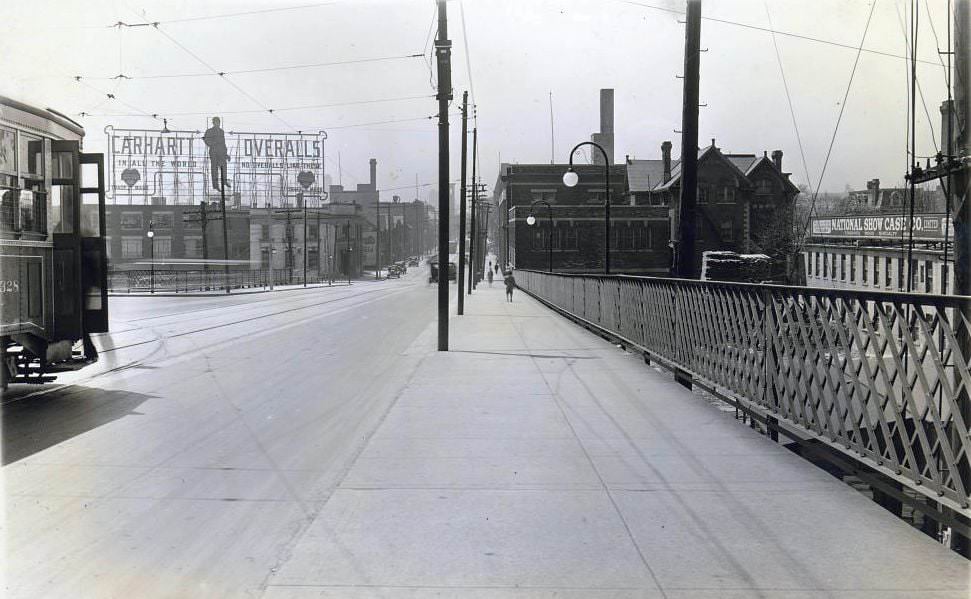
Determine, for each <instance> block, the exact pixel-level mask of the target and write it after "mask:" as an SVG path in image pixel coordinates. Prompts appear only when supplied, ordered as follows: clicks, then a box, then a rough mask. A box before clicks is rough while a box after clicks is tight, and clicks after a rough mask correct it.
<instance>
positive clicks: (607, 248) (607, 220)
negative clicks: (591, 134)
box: [563, 141, 610, 275]
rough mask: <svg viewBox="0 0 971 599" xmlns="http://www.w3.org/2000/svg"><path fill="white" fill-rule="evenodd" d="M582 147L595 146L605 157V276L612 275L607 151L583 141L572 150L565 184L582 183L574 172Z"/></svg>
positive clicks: (595, 144)
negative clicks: (578, 151) (577, 153)
mask: <svg viewBox="0 0 971 599" xmlns="http://www.w3.org/2000/svg"><path fill="white" fill-rule="evenodd" d="M581 146H594V147H595V148H597V149H598V150H600V153H601V154H603V157H604V274H607V275H609V274H610V158H609V157H608V156H607V152H606V150H604V149H603V146H601V145H600V144H598V143H594V142H592V141H582V142H580V143H578V144H577V145H575V146H573V149H572V150H570V168H569V169H567V171H566V172H565V173H563V184H564V185H566V186H567V187H576V184H577V183H579V182H580V175H578V174H577V173H576V171H574V170H573V155H574V154H575V153H576V151H577V150H578V149H579V148H580V147H581Z"/></svg>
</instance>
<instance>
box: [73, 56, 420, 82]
mask: <svg viewBox="0 0 971 599" xmlns="http://www.w3.org/2000/svg"><path fill="white" fill-rule="evenodd" d="M422 57H424V54H402V55H399V56H381V57H377V58H357V59H352V60H338V61H333V62H317V63H311V64H298V65H286V66H280V67H264V68H259V69H242V70H239V71H220V72H213V73H170V74H156V75H126V74H124V72H122V73H119V74H118V75H114V76H107V75H101V76H91V75H76V77H81V78H82V79H89V80H101V81H110V80H115V79H127V80H138V79H178V78H188V77H223V76H225V75H242V74H249V73H271V72H276V71H292V70H297V69H315V68H320V67H331V66H338V65H348V64H361V63H369V62H385V61H389V60H403V59H407V58H422ZM119 62H120V59H119ZM119 71H121V68H120V67H119Z"/></svg>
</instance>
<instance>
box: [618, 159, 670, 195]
mask: <svg viewBox="0 0 971 599" xmlns="http://www.w3.org/2000/svg"><path fill="white" fill-rule="evenodd" d="M663 180H664V161H663V160H631V161H630V162H628V163H627V188H628V189H629V190H630V191H631V192H633V193H637V192H639V191H650V190H652V189H654V187H656V186H657V185H659V184H660V183H662V182H663Z"/></svg>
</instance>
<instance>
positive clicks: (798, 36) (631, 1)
mask: <svg viewBox="0 0 971 599" xmlns="http://www.w3.org/2000/svg"><path fill="white" fill-rule="evenodd" d="M615 1H616V2H621V3H623V4H630V5H633V6H640V7H642V8H650V9H652V10H658V11H662V12H667V13H672V14H676V15H684V14H685V12H684V11H683V10H679V9H676V8H667V7H664V6H657V5H654V4H646V3H644V2H634V0H615ZM875 1H876V0H874V2H875ZM701 18H702V19H703V20H705V21H712V22H715V23H722V24H725V25H734V26H736V27H741V28H743V29H752V30H754V31H763V32H765V33H775V34H776V35H783V36H786V37H791V38H795V39H801V40H805V41H809V42H816V43H820V44H826V45H828V46H835V47H837V48H846V49H848V50H856V51H857V52H867V53H869V54H877V55H879V56H886V57H888V58H900V59H904V60H910V59H909V58H908V57H906V56H900V55H899V54H893V53H890V52H882V51H880V50H873V49H871V48H861V47H857V46H851V45H850V44H843V43H840V42H834V41H833V40H827V39H822V38H818V37H813V36H811V35H803V34H799V33H792V32H789V31H779V30H778V29H771V28H766V27H759V26H758V25H750V24H748V23H740V22H738V21H729V20H728V19H718V18H715V17H706V16H702V17H701ZM917 62H919V63H923V64H931V65H934V66H940V65H939V64H938V63H936V62H933V61H930V60H918V61H917Z"/></svg>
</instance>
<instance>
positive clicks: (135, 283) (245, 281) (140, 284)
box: [108, 268, 330, 293]
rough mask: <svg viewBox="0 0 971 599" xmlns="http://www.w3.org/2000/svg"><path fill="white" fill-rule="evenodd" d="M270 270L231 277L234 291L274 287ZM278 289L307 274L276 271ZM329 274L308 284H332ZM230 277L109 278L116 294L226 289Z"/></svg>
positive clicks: (218, 273) (215, 272)
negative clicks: (279, 286) (271, 285)
mask: <svg viewBox="0 0 971 599" xmlns="http://www.w3.org/2000/svg"><path fill="white" fill-rule="evenodd" d="M270 276H271V273H270V270H269V269H259V270H236V271H230V272H229V275H228V281H229V287H230V289H246V288H253V287H269V286H270ZM272 277H273V284H274V285H302V284H303V271H302V270H291V269H287V268H276V269H273V272H272ZM329 280H330V279H329V278H328V275H327V273H324V274H321V275H318V274H317V273H308V275H307V283H324V282H327V281H329ZM226 282H227V275H226V273H225V272H224V271H223V270H222V269H215V268H214V269H210V270H208V271H203V270H160V269H158V270H155V272H154V273H153V272H152V271H151V270H145V269H141V270H125V271H113V272H111V273H110V275H109V276H108V290H109V291H111V292H114V293H132V292H145V291H152V290H154V291H155V292H160V293H189V292H198V291H213V290H219V289H225V288H226Z"/></svg>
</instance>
